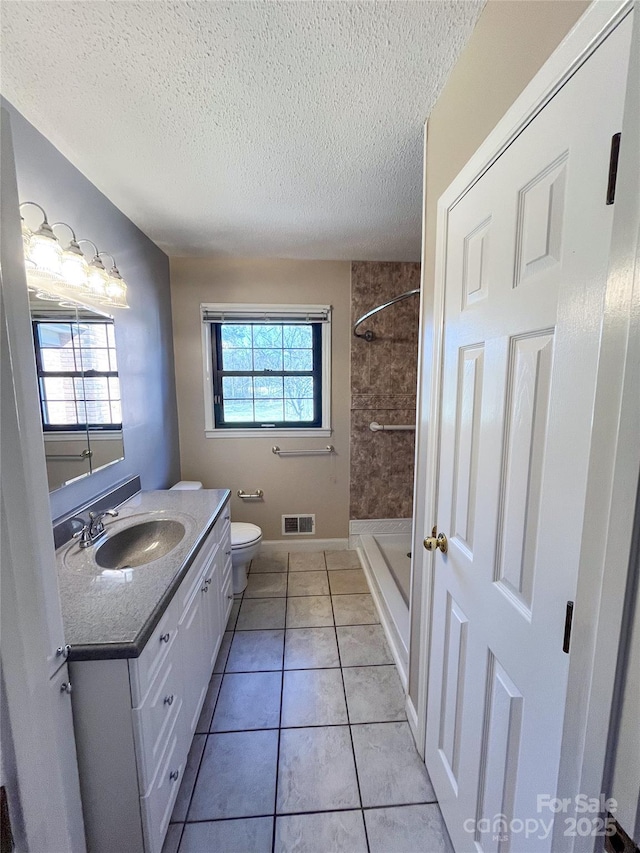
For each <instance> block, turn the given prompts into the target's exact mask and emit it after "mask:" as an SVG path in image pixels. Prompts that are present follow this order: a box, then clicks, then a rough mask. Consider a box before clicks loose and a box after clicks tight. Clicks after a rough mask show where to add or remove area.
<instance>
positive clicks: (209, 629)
mask: <svg viewBox="0 0 640 853" xmlns="http://www.w3.org/2000/svg"><path fill="white" fill-rule="evenodd" d="M204 589H205V590H206V591H205V594H204V601H203V608H204V622H205V626H204V627H205V655H206V659H207V663H206V668H207V674H208V675H209V676H210V674H211V672H213V667H214V665H215V662H216V657H217V654H218V649H219V647H220V641H221V639H222V624H221V619H220V604H219V600H220V549H218V550H217V551H216V554H215V558H214V559H213V560H212V561H211V563H210V564H209V568H208V571H206V572H205V574H204Z"/></svg>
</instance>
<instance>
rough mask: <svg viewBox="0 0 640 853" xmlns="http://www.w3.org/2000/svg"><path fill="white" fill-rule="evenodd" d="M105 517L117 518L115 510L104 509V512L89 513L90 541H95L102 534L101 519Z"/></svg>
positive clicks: (102, 524)
mask: <svg viewBox="0 0 640 853" xmlns="http://www.w3.org/2000/svg"><path fill="white" fill-rule="evenodd" d="M107 515H110V516H111V517H112V518H117V516H118V515H119V513H118V510H117V509H106V510H105V511H104V512H95V513H94V512H90V513H89V533H90V536H91V539H95V538H96V537H97V536H99V535H100V534H101V533H102V531H103V530H104V523H103V521H102V519H103V518H104V517H105V516H107Z"/></svg>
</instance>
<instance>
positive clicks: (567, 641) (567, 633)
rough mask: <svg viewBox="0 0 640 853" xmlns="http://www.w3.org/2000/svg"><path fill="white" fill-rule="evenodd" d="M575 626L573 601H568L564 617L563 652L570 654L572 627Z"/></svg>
mask: <svg viewBox="0 0 640 853" xmlns="http://www.w3.org/2000/svg"><path fill="white" fill-rule="evenodd" d="M572 624H573V601H567V611H566V614H565V617H564V641H563V643H562V651H563V652H565V654H569V646H570V645H571V625H572Z"/></svg>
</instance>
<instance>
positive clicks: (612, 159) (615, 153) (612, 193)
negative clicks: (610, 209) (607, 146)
mask: <svg viewBox="0 0 640 853" xmlns="http://www.w3.org/2000/svg"><path fill="white" fill-rule="evenodd" d="M621 136H622V134H621V133H614V134H613V136H612V137H611V153H610V154H609V180H608V182H607V204H613V202H614V201H615V198H616V179H617V177H618V158H619V157H620V137H621Z"/></svg>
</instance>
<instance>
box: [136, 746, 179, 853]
mask: <svg viewBox="0 0 640 853" xmlns="http://www.w3.org/2000/svg"><path fill="white" fill-rule="evenodd" d="M180 745H181V738H180V734H179V732H176V731H174V732H173V734H172V736H171V738H170V739H169V743H168V744H167V749H166V752H165V754H164V755H163V757H162V760H161V763H160V767H159V768H158V772H157V774H156V777H155V779H154V780H153V782H152V784H151V789H150V791H149V793H148V794H147V795H146V797H140V806H141V809H140V811H141V812H142V825H143V827H144V838H145V853H161V851H162V845H163V843H164V838H165V835H166V834H167V827H168V826H169V820H170V819H171V812H172V810H173V805H174V803H175V801H176V797H177V795H178V790H179V788H180V783H181V782H182V775H183V773H184V766H185V759H184V758H183V757H182V756H181V755H180V753H181V752H184V750H181V749H180Z"/></svg>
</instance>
